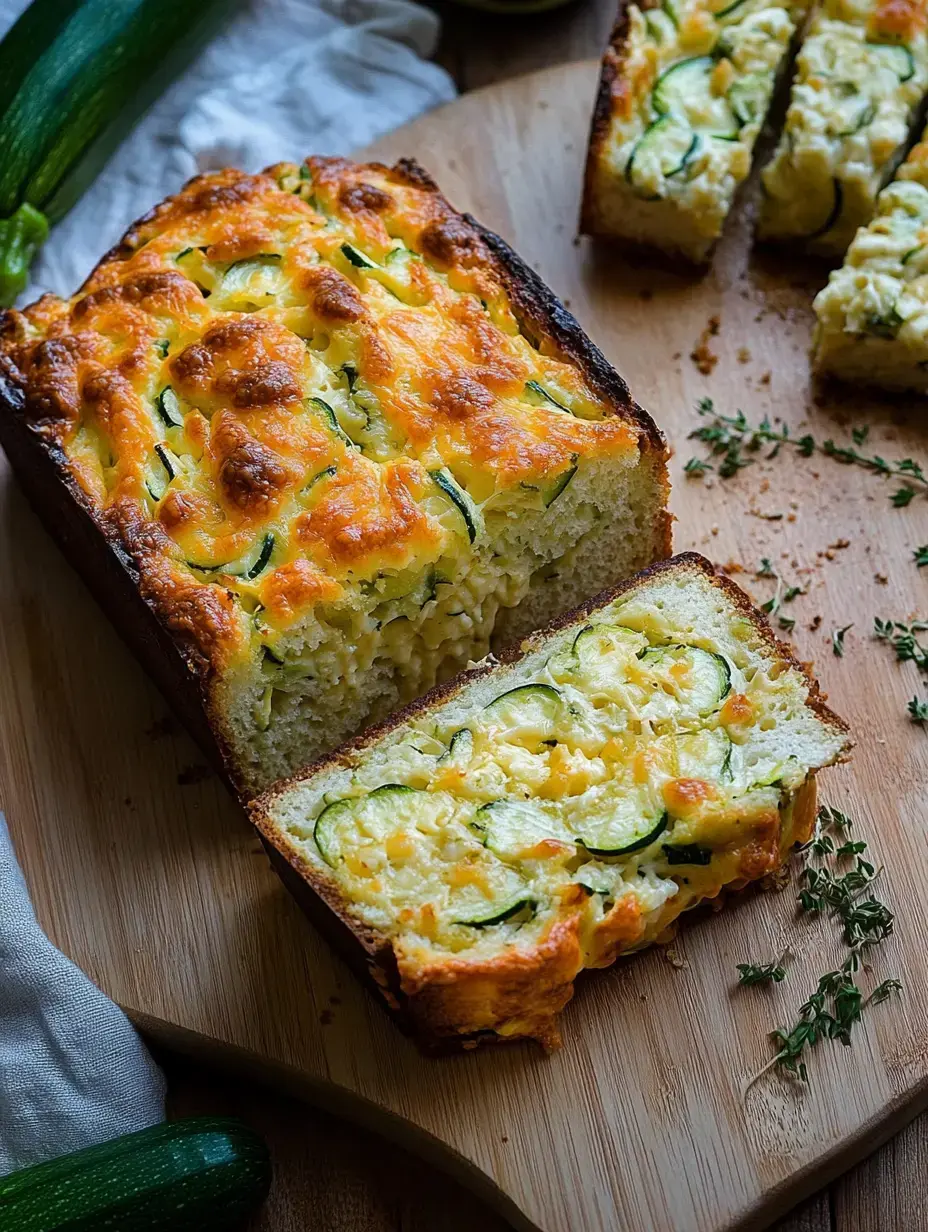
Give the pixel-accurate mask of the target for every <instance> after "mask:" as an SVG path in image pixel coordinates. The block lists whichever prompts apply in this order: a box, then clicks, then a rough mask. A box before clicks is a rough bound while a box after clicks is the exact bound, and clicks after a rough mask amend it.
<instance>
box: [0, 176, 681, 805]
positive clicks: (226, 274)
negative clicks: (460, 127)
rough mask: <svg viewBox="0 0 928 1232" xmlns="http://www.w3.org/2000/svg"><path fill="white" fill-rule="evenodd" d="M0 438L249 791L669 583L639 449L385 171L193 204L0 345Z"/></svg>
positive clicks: (628, 409) (567, 341)
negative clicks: (451, 682)
mask: <svg viewBox="0 0 928 1232" xmlns="http://www.w3.org/2000/svg"><path fill="white" fill-rule="evenodd" d="M0 439H2V441H3V444H4V446H5V448H6V450H7V452H8V454H9V456H10V459H11V461H12V462H13V464H14V466H15V467H16V469H17V472H18V474H19V477H20V480H21V482H22V484H23V486H24V487H25V488H26V489H27V492H28V493H29V494H30V496H31V497H32V499H33V503H34V504H35V506H36V508H37V510H38V512H39V513H40V514H41V515H42V516H43V517H44V519H45V520H46V522H47V524H48V525H49V528H50V529H51V530H52V532H53V534H55V535H56V536H57V537H58V538H59V539H60V540H61V542H62V543H63V545H64V547H65V549H66V551H67V553H68V555H69V558H70V559H71V560H72V562H73V563H74V564H75V566H77V567H78V568H80V570H81V573H82V575H83V576H84V577H85V578H86V579H87V580H88V582H89V584H90V585H91V586H92V587H93V589H94V591H95V592H96V594H97V595H98V597H99V598H100V599H101V601H102V602H103V603H104V604H105V605H106V606H108V607H109V608H110V609H111V611H112V612H113V614H114V617H115V619H116V621H117V623H118V625H119V627H120V629H121V630H122V631H123V632H124V633H125V635H126V636H127V638H128V639H129V640H130V641H131V642H132V643H133V644H134V645H135V648H136V649H137V650H138V651H139V653H140V654H141V655H142V656H143V658H144V659H145V661H146V662H147V664H148V665H149V667H150V669H151V670H152V671H153V672H154V673H155V675H156V677H157V678H158V680H159V682H160V683H161V685H162V687H163V688H164V689H165V691H166V692H167V693H168V694H169V695H170V696H171V697H172V699H173V700H174V702H175V704H176V705H177V706H178V708H179V709H180V710H181V711H182V713H183V714H184V716H185V718H186V720H187V722H188V724H189V725H191V726H192V727H193V728H194V729H195V732H196V733H197V734H198V736H199V738H200V740H201V742H202V743H203V744H204V745H205V746H206V747H207V748H208V749H212V751H213V752H214V753H216V754H217V757H218V758H222V757H224V759H225V768H226V770H227V772H228V774H229V776H230V778H231V779H232V780H233V782H234V783H235V784H236V785H237V786H238V787H239V788H240V789H241V790H242V791H245V792H249V793H254V792H255V791H256V790H258V789H260V788H261V787H262V786H264V785H266V784H268V783H270V782H272V781H274V780H275V779H277V778H280V777H281V776H283V775H286V774H290V773H292V772H293V771H294V770H295V769H296V768H297V767H298V766H301V765H305V763H306V762H307V761H308V760H310V759H311V758H313V757H316V756H318V755H319V754H320V753H321V752H323V751H324V750H326V749H329V748H332V747H333V746H335V745H336V744H338V743H339V742H340V741H341V740H343V739H345V738H346V737H348V736H349V735H350V734H352V733H353V732H354V731H357V730H358V729H359V728H360V727H362V726H363V724H364V723H365V722H367V721H369V720H370V719H371V718H372V717H377V716H383V715H385V714H387V713H389V712H390V711H391V710H392V709H394V708H395V707H396V706H397V705H398V704H401V703H403V702H406V701H408V700H409V699H410V698H412V697H414V696H417V695H419V694H421V693H422V692H424V691H425V690H426V689H428V688H430V687H431V686H432V685H434V684H435V682H436V680H438V679H442V678H445V677H447V676H449V675H451V674H452V673H453V672H454V671H456V670H459V669H460V668H462V667H464V666H465V665H466V664H467V662H468V661H469V660H471V659H477V658H481V657H482V656H484V655H485V654H486V653H487V651H488V649H489V648H490V645H491V639H494V640H495V639H505V640H510V639H512V638H513V637H519V636H521V635H523V634H524V633H526V632H528V631H529V630H531V629H533V628H537V627H538V626H539V625H541V624H543V623H545V622H546V621H548V620H550V619H551V618H552V617H553V616H554V615H556V614H557V613H558V612H560V611H563V610H564V609H565V608H567V607H569V606H570V604H572V603H576V602H578V601H579V600H580V599H581V598H582V597H583V596H585V595H588V594H591V593H593V592H594V591H596V590H598V589H600V588H601V587H603V586H604V585H607V584H610V583H611V582H613V581H615V580H616V579H617V578H619V577H623V576H626V575H627V574H629V573H631V572H633V571H634V570H635V569H638V568H641V567H642V566H644V565H646V564H649V563H650V562H651V561H653V560H656V559H660V558H662V557H664V556H666V555H667V554H668V552H669V550H670V548H669V521H668V516H667V514H666V512H665V503H666V496H667V477H666V451H665V445H664V441H663V438H662V437H661V435H660V433H659V432H658V430H657V428H656V427H655V425H654V423H653V422H652V421H651V419H650V418H649V417H648V415H647V414H645V412H644V411H642V410H641V409H640V408H639V407H638V406H637V405H636V404H635V403H634V401H633V400H632V398H631V395H630V394H629V391H628V389H627V387H626V386H625V384H624V382H623V381H622V379H621V378H620V377H619V376H618V375H617V373H616V372H615V371H613V369H612V368H611V367H610V366H609V365H608V364H607V363H606V361H605V359H604V358H603V356H602V355H601V354H600V353H599V351H597V350H596V348H595V347H594V346H593V345H592V344H591V343H590V342H589V341H588V339H587V338H586V337H585V336H584V334H583V332H582V331H581V329H580V327H579V326H578V324H577V322H576V321H575V320H574V319H573V317H571V316H570V314H569V313H568V312H566V311H565V309H564V308H563V307H562V306H561V305H560V304H559V303H558V301H557V300H556V299H555V298H554V297H553V296H552V294H551V293H550V292H549V291H548V290H547V288H546V287H545V286H544V285H543V284H542V283H541V281H540V280H539V279H538V277H537V276H536V275H535V274H534V273H533V272H532V271H531V270H530V269H528V267H527V266H525V265H524V264H523V263H522V262H521V261H520V260H519V258H518V257H517V256H516V255H515V254H514V253H513V252H512V251H511V250H510V249H509V248H508V247H507V246H506V245H505V244H504V243H503V241H502V240H501V239H499V238H498V237H497V236H495V235H493V234H492V233H490V232H488V231H486V230H484V229H483V228H482V227H480V226H479V225H478V224H477V223H476V222H475V221H474V220H473V219H471V218H469V217H468V216H465V215H462V214H459V213H458V212H457V211H456V210H454V209H453V208H452V207H451V206H450V205H449V204H448V202H447V201H446V200H445V199H444V197H442V195H441V194H440V192H439V191H438V189H437V187H436V186H435V184H434V183H433V182H432V181H431V180H430V179H429V177H428V176H427V175H426V174H425V172H424V171H422V169H421V168H419V167H418V166H416V164H414V163H412V162H408V161H406V162H401V163H399V164H398V165H397V166H395V167H393V168H389V167H385V166H381V165H379V164H370V165H364V166H362V165H357V164H354V163H350V162H348V161H346V160H344V159H333V158H314V159H310V160H309V161H308V162H307V163H306V164H304V165H303V166H302V167H298V166H295V165H291V164H286V165H281V166H278V167H273V168H270V169H269V170H268V171H266V172H265V173H263V174H261V175H244V174H242V173H241V172H237V171H223V172H218V173H215V174H211V175H206V176H202V177H200V178H198V179H196V180H193V181H192V182H191V183H190V184H188V185H187V186H186V188H185V189H184V190H183V191H182V192H181V193H179V194H178V195H177V196H176V197H173V198H171V199H170V200H168V201H165V202H164V203H163V204H162V205H160V206H158V207H157V208H156V209H155V210H154V211H152V213H151V214H150V215H149V216H148V217H147V218H144V219H142V220H141V221H140V222H139V223H138V224H136V226H134V227H133V228H132V229H131V230H130V231H129V233H128V234H127V235H126V237H125V239H124V240H123V242H122V243H121V244H120V245H119V247H117V248H116V249H114V251H113V252H111V253H110V254H109V255H108V256H107V257H105V258H104V259H103V261H102V262H101V264H100V265H99V266H98V267H97V269H96V270H95V271H94V272H93V274H92V275H91V276H90V278H89V280H88V281H87V283H86V284H85V285H84V286H83V287H82V288H81V289H80V291H78V293H77V294H76V295H74V296H73V297H72V298H71V299H69V300H62V299H57V298H55V297H52V296H46V297H44V298H43V299H42V300H40V301H39V302H38V303H37V304H33V305H32V306H31V307H29V308H27V309H25V310H24V311H22V312H15V311H14V312H8V313H6V314H5V315H3V316H2V317H0Z"/></svg>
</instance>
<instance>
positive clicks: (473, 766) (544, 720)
mask: <svg viewBox="0 0 928 1232" xmlns="http://www.w3.org/2000/svg"><path fill="white" fill-rule="evenodd" d="M705 589H706V585H705V584H703V585H702V586H699V585H694V586H692V587H691V588H690V590H689V592H687V593H684V594H683V595H682V596H681V595H680V594H679V593H678V590H679V583H678V580H674V581H672V582H670V583H669V584H665V585H664V586H663V587H661V586H656V587H654V588H653V590H651V591H650V592H647V591H646V592H645V593H643V594H641V595H634V594H633V595H632V596H630V597H627V598H620V599H617V600H616V601H615V602H614V603H613V604H611V605H610V606H609V607H607V608H604V609H601V610H600V611H598V612H597V613H595V614H594V615H593V616H592V617H591V618H590V621H589V623H588V624H585V625H582V626H580V627H579V628H578V627H576V626H575V627H573V628H571V629H569V630H566V631H565V632H564V633H563V634H560V635H558V636H557V637H555V638H554V639H551V640H550V641H549V642H547V643H546V644H545V645H544V646H543V647H542V649H540V650H538V651H535V652H534V653H532V654H530V655H529V656H528V657H527V658H526V659H525V660H523V661H522V663H521V664H519V665H517V666H516V668H514V669H512V670H511V671H509V672H502V673H499V672H498V673H494V674H491V675H488V676H487V677H485V678H484V679H483V680H481V681H479V682H477V683H475V684H473V685H470V686H468V687H467V689H466V690H465V691H464V693H463V694H462V695H461V696H460V698H459V699H458V700H457V701H453V702H451V703H449V704H446V705H444V706H442V707H441V708H440V709H439V710H437V711H433V712H427V713H425V714H424V715H422V716H421V717H418V718H416V719H415V720H414V721H413V722H412V723H411V725H409V726H408V727H406V728H405V729H403V730H401V731H400V732H398V733H395V734H393V735H392V736H391V737H390V738H388V739H386V740H385V741H383V742H382V743H380V744H377V745H375V746H374V747H372V748H370V749H368V750H365V751H363V752H362V753H360V754H357V755H351V756H349V758H348V759H347V760H348V763H349V764H348V765H346V766H343V767H341V768H338V769H332V770H327V771H326V770H324V771H322V772H320V773H319V774H318V775H316V776H314V777H313V778H312V779H309V780H307V781H306V782H305V783H303V784H300V783H298V784H297V785H296V787H295V788H293V789H284V793H283V795H282V796H281V797H280V798H279V800H276V801H274V802H273V803H272V805H271V812H272V813H273V815H274V816H275V818H276V819H277V822H278V824H282V825H284V826H285V827H286V829H287V832H288V833H289V835H290V836H291V838H292V839H293V840H295V841H296V842H297V844H298V848H299V850H300V852H301V853H302V854H303V856H304V857H305V858H306V859H308V860H309V861H310V863H311V864H313V865H315V866H317V867H318V868H319V869H320V870H323V871H324V872H325V875H326V876H327V877H334V879H335V881H336V883H337V884H338V886H339V888H340V889H341V891H342V892H343V894H344V895H345V897H346V899H347V900H348V902H349V904H351V909H352V910H353V911H355V912H356V913H357V914H358V915H359V916H360V917H361V919H362V920H364V921H365V922H366V923H367V924H370V925H372V926H374V927H375V928H378V929H380V930H381V931H382V932H384V933H386V934H387V935H389V936H391V937H393V938H394V941H395V945H396V947H397V948H398V950H399V951H401V952H402V953H403V954H404V955H406V956H407V957H408V956H410V955H417V956H418V960H419V961H426V962H427V961H428V960H429V956H430V955H432V956H435V955H437V954H440V953H445V954H447V953H451V954H458V955H461V956H465V957H481V956H488V955H490V954H492V953H493V952H494V950H498V948H499V947H500V946H501V945H505V944H508V943H510V942H514V943H516V944H517V945H518V946H520V947H523V946H531V945H533V944H537V943H538V941H539V940H540V938H541V937H542V936H544V935H545V934H546V931H547V930H548V929H549V928H550V927H551V926H552V925H553V923H554V922H556V921H557V920H558V919H560V918H563V917H564V916H565V915H568V916H570V915H579V916H580V917H581V920H582V926H581V937H582V938H583V942H584V945H585V946H586V948H587V950H588V952H593V953H594V955H596V954H598V955H599V956H600V957H601V956H602V952H603V950H604V949H606V950H608V949H609V947H610V946H611V945H613V944H616V945H619V946H620V948H629V947H631V946H634V945H635V944H637V943H639V942H640V941H641V940H642V939H644V938H647V939H652V935H653V934H652V935H649V933H648V929H649V927H650V926H651V923H652V922H653V921H654V920H656V918H657V917H658V915H659V914H660V913H661V911H662V909H663V908H664V906H665V904H668V903H670V902H671V900H675V902H676V906H675V911H674V913H676V911H677V910H683V909H684V908H685V907H686V906H687V905H689V904H690V903H692V902H694V901H697V900H698V899H700V898H702V897H704V896H707V895H712V894H715V893H717V892H718V890H719V888H720V887H721V886H722V885H724V884H727V883H729V882H732V881H736V880H740V879H747V880H750V879H753V878H756V877H759V876H761V875H763V873H765V872H768V871H770V870H771V869H772V868H774V867H776V866H777V864H778V863H779V860H780V857H781V852H780V846H779V844H780V843H781V841H788V827H786V823H785V821H784V817H788V811H789V808H790V806H791V800H792V797H793V795H794V793H795V792H796V791H797V790H798V788H799V787H800V786H801V785H802V784H803V783H804V781H805V779H806V776H807V774H808V772H809V770H810V768H815V767H817V766H820V765H822V764H825V763H826V762H828V761H830V760H833V759H834V757H835V756H837V755H838V754H839V753H840V750H841V747H842V744H843V735H842V733H840V732H837V733H835V732H828V731H826V730H824V729H823V727H822V724H821V723H820V721H819V720H818V718H817V717H816V715H815V714H814V713H813V712H812V710H811V709H810V708H808V707H806V705H805V703H806V701H807V698H808V694H809V688H808V682H807V680H806V679H805V677H804V676H803V675H802V673H801V672H800V671H799V670H798V669H797V668H796V667H795V666H794V665H792V664H791V663H790V662H789V661H788V660H786V659H784V658H783V657H781V656H780V655H778V654H777V653H775V652H773V651H772V649H771V647H770V646H769V645H768V644H766V643H764V642H763V641H762V639H761V638H759V637H758V635H757V631H756V627H755V625H754V624H753V623H752V621H751V620H750V619H748V618H747V617H746V616H744V615H742V614H740V613H736V614H734V615H733V614H732V613H731V611H730V610H729V611H727V612H725V611H724V610H723V609H722V608H721V606H720V605H716V610H709V609H708V607H707V604H706V600H705ZM710 593H711V590H710ZM710 602H712V603H715V599H714V597H713V599H712V600H710ZM675 604H676V605H678V608H679V610H683V611H686V612H688V619H687V623H686V624H685V625H682V624H681V622H680V621H679V620H677V619H675V616H677V615H678V613H677V612H673V611H671V608H672V607H673V605H675ZM700 605H702V607H701V613H700ZM723 622H724V623H723ZM781 810H783V815H782V816H781ZM596 930H604V931H605V934H606V940H605V941H604V940H603V935H602V932H600V936H599V940H598V941H596V940H593V939H592V935H593V933H594V932H596ZM612 956H614V952H613V954H612Z"/></svg>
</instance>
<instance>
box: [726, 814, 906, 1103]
mask: <svg viewBox="0 0 928 1232" xmlns="http://www.w3.org/2000/svg"><path fill="white" fill-rule="evenodd" d="M850 830H851V819H850V818H849V817H848V816H847V814H846V813H842V812H841V811H840V810H839V809H835V808H829V807H828V806H827V805H823V806H822V807H821V808H820V809H819V811H818V815H817V817H816V823H815V831H814V833H813V835H812V837H811V838H810V840H809V841H808V842H807V843H805V844H803V846H802V847H801V848H800V849H799V850H800V852H801V853H802V854H803V856H804V857H805V858H806V859H807V860H809V859H811V858H813V857H814V858H817V859H819V860H823V861H824V860H832V861H840V860H842V859H844V858H853V859H854V865H853V867H852V868H850V869H848V870H847V871H846V872H843V873H841V872H836V871H835V870H834V868H828V867H826V866H825V865H815V864H809V863H807V864H806V866H805V868H804V869H803V870H802V876H801V888H800V891H799V897H798V902H799V906H800V908H801V909H802V910H803V911H808V912H813V913H819V912H824V911H825V910H828V909H830V910H831V912H832V914H833V915H834V916H835V917H837V918H838V919H839V920H840V922H841V936H842V940H843V942H844V944H845V946H846V947H847V954H846V956H845V958H844V961H843V962H842V963H841V966H840V967H839V968H838V969H837V970H835V971H828V972H826V973H825V974H824V975H823V976H821V977H820V978H819V981H818V984H817V986H816V989H815V991H814V992H813V993H812V994H811V995H810V996H809V998H808V1000H806V1001H804V1002H803V1004H802V1005H801V1006H800V1007H799V1011H798V1018H797V1020H796V1022H795V1023H794V1024H793V1026H792V1027H790V1028H789V1029H787V1028H784V1027H778V1028H777V1029H776V1030H775V1031H772V1032H771V1035H770V1038H771V1040H772V1041H773V1044H774V1046H775V1047H776V1053H775V1055H774V1056H773V1057H772V1058H771V1060H770V1061H769V1062H768V1064H767V1065H765V1066H764V1068H763V1069H762V1070H761V1071H760V1073H758V1074H756V1075H755V1076H754V1078H752V1079H751V1081H750V1082H749V1083H748V1084H747V1087H746V1088H745V1093H747V1090H749V1089H750V1087H752V1086H753V1085H754V1083H755V1082H757V1080H758V1079H759V1078H760V1077H762V1075H763V1074H765V1073H767V1072H769V1071H770V1070H771V1069H779V1070H781V1071H782V1072H783V1073H787V1074H790V1075H792V1076H793V1077H794V1078H797V1079H798V1080H799V1081H801V1082H805V1083H807V1082H808V1081H809V1074H808V1069H807V1067H806V1059H807V1057H808V1053H809V1050H810V1049H812V1048H814V1047H815V1046H816V1045H817V1044H818V1043H819V1042H820V1041H821V1040H823V1039H830V1040H838V1041H839V1042H840V1043H842V1044H844V1045H846V1046H848V1045H850V1043H851V1031H852V1029H853V1027H854V1026H855V1024H856V1023H858V1022H860V1020H861V1017H862V1015H863V1012H864V1010H865V1009H866V1008H867V1007H868V1006H869V1005H879V1004H880V1003H881V1002H882V1001H885V1000H886V999H887V998H888V997H890V996H891V995H892V994H893V993H894V992H900V991H901V990H902V985H901V983H900V982H899V981H898V980H897V979H892V978H891V979H888V980H884V981H883V982H882V983H881V984H878V985H877V986H876V988H874V989H873V991H872V992H871V993H870V994H869V995H868V996H864V993H863V990H862V989H861V987H860V985H859V984H858V983H857V981H856V979H855V978H854V977H855V975H856V973H857V972H858V971H859V970H860V968H861V965H862V963H863V956H864V954H865V952H866V951H867V950H868V949H870V948H871V947H873V946H876V945H879V944H880V943H881V942H882V941H885V940H886V938H887V937H889V936H891V935H892V931H893V923H894V918H893V913H892V912H891V911H890V910H889V908H888V907H887V906H886V904H885V903H883V902H881V901H880V900H879V899H878V898H875V897H874V895H873V893H872V892H871V893H869V894H868V895H867V897H865V898H863V897H861V896H862V895H863V893H864V892H865V891H866V890H867V889H868V887H869V886H871V885H872V883H873V881H874V880H875V879H876V877H877V876H878V870H877V869H876V868H875V867H874V865H873V864H872V863H871V862H870V861H869V860H865V859H863V858H862V853H863V852H864V851H866V849H867V844H866V842H864V840H863V839H852V838H850V837H849V832H850ZM772 967H773V964H771V965H770V967H754V966H752V965H751V964H749V963H742V964H740V965H739V967H738V971H739V972H742V973H744V972H747V973H748V975H749V977H751V976H753V975H754V973H755V972H756V973H757V976H756V978H747V979H745V978H744V976H743V975H742V976H741V977H740V978H739V983H765V982H770V981H771V980H775V979H776V980H777V982H779V981H780V980H782V979H783V976H784V975H785V971H782V973H781V974H780V975H779V978H778V979H777V977H776V976H775V975H773V973H772V971H771V974H770V976H769V978H765V977H766V975H767V972H768V970H771V968H772Z"/></svg>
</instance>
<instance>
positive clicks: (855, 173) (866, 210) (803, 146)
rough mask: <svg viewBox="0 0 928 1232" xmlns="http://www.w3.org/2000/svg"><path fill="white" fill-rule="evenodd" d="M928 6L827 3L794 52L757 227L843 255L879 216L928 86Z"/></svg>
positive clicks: (766, 236) (763, 233) (887, 1)
mask: <svg viewBox="0 0 928 1232" xmlns="http://www.w3.org/2000/svg"><path fill="white" fill-rule="evenodd" d="M926 17H928V10H926V6H925V4H924V3H922V2H921V0H919V2H917V3H916V2H914V0H913V3H904V4H899V3H898V2H897V0H857V2H856V3H855V4H854V5H853V6H852V5H850V4H848V3H847V2H846V0H825V3H824V4H823V5H822V6H821V8H820V9H819V10H818V11H817V12H816V14H815V16H814V18H813V19H812V22H811V24H810V26H809V30H808V33H807V35H806V37H805V40H804V42H803V45H802V48H801V50H800V52H799V55H798V56H797V58H796V77H795V80H794V81H793V84H792V92H791V95H790V105H789V110H788V112H787V115H786V123H785V125H784V128H783V132H782V134H781V137H780V142H779V145H778V146H777V149H776V152H775V154H774V156H773V158H772V160H771V161H770V163H769V164H768V165H767V166H766V167H765V168H764V171H763V174H762V185H763V203H762V206H761V212H760V217H759V219H758V228H757V234H758V238H759V239H762V240H773V241H777V242H782V243H789V244H793V245H796V246H798V247H801V248H803V249H805V250H807V251H809V252H816V253H821V254H822V255H823V256H828V257H840V256H841V255H842V254H843V253H844V251H845V250H846V248H847V246H848V244H849V243H850V242H851V240H852V239H853V238H854V233H855V232H856V230H857V228H858V227H862V226H866V224H867V223H868V222H869V221H870V219H871V217H872V216H873V210H874V205H875V202H876V196H877V193H878V192H879V190H880V188H882V186H883V185H884V184H885V183H886V181H887V179H889V177H890V176H891V175H892V171H893V168H894V166H895V165H896V163H897V161H898V159H899V156H900V154H901V152H902V150H903V149H904V147H905V145H906V142H907V141H908V139H909V135H910V132H911V129H912V123H913V121H914V119H915V117H916V114H917V112H918V108H919V104H920V103H921V101H922V98H923V96H924V94H925V91H926V90H928V36H926V31H925V24H926Z"/></svg>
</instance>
